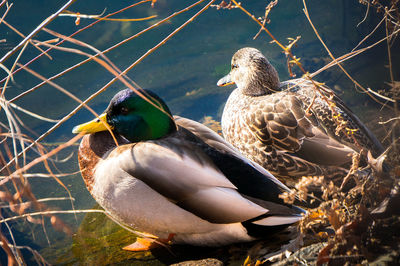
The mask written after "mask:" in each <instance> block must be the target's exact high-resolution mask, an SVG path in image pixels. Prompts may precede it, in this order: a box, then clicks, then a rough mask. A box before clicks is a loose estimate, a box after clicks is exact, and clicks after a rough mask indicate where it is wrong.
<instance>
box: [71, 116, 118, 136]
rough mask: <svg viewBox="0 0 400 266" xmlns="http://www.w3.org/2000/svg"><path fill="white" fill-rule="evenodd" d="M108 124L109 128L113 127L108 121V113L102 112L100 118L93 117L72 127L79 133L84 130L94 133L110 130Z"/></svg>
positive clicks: (87, 132) (74, 131) (75, 132)
mask: <svg viewBox="0 0 400 266" xmlns="http://www.w3.org/2000/svg"><path fill="white" fill-rule="evenodd" d="M107 126H108V128H110V129H113V127H112V126H110V125H109V124H108V123H107V118H106V114H105V113H104V114H101V115H100V116H99V117H98V118H95V119H93V120H92V121H89V122H87V123H84V124H80V125H78V126H76V127H74V128H73V129H72V133H74V134H78V133H81V132H83V133H86V134H92V133H96V132H100V131H106V130H108V129H107Z"/></svg>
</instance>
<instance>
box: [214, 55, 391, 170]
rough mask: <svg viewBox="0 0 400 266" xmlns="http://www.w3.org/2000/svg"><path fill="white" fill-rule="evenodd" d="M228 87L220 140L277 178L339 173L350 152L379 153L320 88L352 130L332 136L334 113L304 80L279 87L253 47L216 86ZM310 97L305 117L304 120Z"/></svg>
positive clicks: (339, 102) (362, 130)
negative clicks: (232, 146) (351, 131)
mask: <svg viewBox="0 0 400 266" xmlns="http://www.w3.org/2000/svg"><path fill="white" fill-rule="evenodd" d="M233 83H235V84H236V86H237V88H236V89H235V90H234V91H233V92H232V93H231V95H230V96H229V99H228V101H227V102H226V105H225V109H224V112H223V115H222V131H223V134H224V137H225V139H226V140H228V141H229V142H230V143H232V144H233V145H234V146H235V147H236V148H238V149H239V150H240V151H241V152H242V153H243V154H244V155H245V156H247V157H248V158H249V159H251V160H253V161H255V162H257V163H259V164H260V165H262V166H263V167H265V168H266V169H268V170H269V171H270V172H272V173H273V174H274V175H276V176H277V177H282V178H286V177H294V178H296V177H301V176H305V175H332V174H337V173H341V172H343V173H345V172H346V171H347V170H346V169H345V168H346V167H348V165H349V164H350V163H351V160H352V156H351V155H352V153H353V152H355V151H356V152H359V151H360V150H361V147H362V148H363V149H365V150H370V151H371V152H372V154H373V155H374V156H377V155H379V154H380V153H381V152H382V151H383V148H382V146H381V144H380V143H379V141H378V140H377V139H376V137H375V136H374V135H373V134H372V133H371V131H369V130H368V128H367V127H366V126H365V125H364V124H363V123H362V122H361V121H360V119H358V117H357V116H356V115H355V114H354V113H352V111H351V110H350V109H349V108H348V107H347V106H346V105H345V104H344V103H343V102H342V100H341V99H340V98H339V97H338V96H337V95H335V94H334V92H333V91H332V90H330V89H329V88H327V87H326V86H324V89H325V92H324V94H325V96H326V97H328V98H329V97H332V98H331V100H332V102H333V103H334V104H335V106H334V109H335V111H336V112H337V114H339V115H340V116H341V118H342V119H343V121H345V122H346V123H347V124H346V127H347V128H350V129H354V131H353V135H352V136H353V137H354V138H353V137H349V136H348V135H346V134H345V133H344V132H343V131H338V132H336V128H337V125H336V123H335V121H334V119H333V118H332V116H333V115H334V114H333V113H332V111H331V109H330V108H329V105H328V103H327V102H326V101H324V99H323V98H322V96H321V95H320V94H319V93H317V92H316V90H315V89H314V85H313V84H312V83H311V82H310V81H307V80H305V79H302V78H300V79H294V80H288V81H284V82H280V81H279V77H278V73H277V71H276V70H275V68H274V67H273V66H272V65H271V64H270V63H269V61H268V60H267V59H266V58H265V56H264V55H263V54H262V53H261V52H260V51H259V50H257V49H255V48H242V49H240V50H238V51H237V52H236V53H235V54H234V55H233V58H232V69H231V71H230V73H229V74H228V75H227V76H225V77H224V78H222V79H220V80H219V81H218V84H217V85H218V86H225V85H229V84H233ZM313 97H315V101H314V103H313V104H312V107H311V110H310V115H306V109H307V107H308V106H309V105H310V103H311V101H312V99H313ZM336 133H337V134H336ZM354 140H356V141H357V142H358V144H356V143H355V141H354ZM343 167H344V168H343Z"/></svg>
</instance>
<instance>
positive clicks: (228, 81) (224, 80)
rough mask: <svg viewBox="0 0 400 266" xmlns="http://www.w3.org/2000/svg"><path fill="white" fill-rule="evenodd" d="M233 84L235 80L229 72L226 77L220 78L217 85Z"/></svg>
mask: <svg viewBox="0 0 400 266" xmlns="http://www.w3.org/2000/svg"><path fill="white" fill-rule="evenodd" d="M232 84H235V82H233V81H232V80H231V75H230V74H228V75H226V76H225V77H223V78H222V79H220V80H218V83H217V86H219V87H224V86H228V85H232Z"/></svg>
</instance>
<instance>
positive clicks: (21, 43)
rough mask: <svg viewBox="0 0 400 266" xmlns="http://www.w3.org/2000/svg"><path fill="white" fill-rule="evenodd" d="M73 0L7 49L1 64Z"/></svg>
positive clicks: (72, 0)
mask: <svg viewBox="0 0 400 266" xmlns="http://www.w3.org/2000/svg"><path fill="white" fill-rule="evenodd" d="M73 2H75V0H69V1H68V2H67V3H66V4H65V5H64V6H62V7H61V8H60V9H59V10H58V11H57V12H56V13H54V14H53V15H51V16H50V17H48V18H46V19H45V20H44V21H42V23H40V24H39V26H37V27H36V28H35V29H34V30H33V31H32V32H31V33H30V34H29V35H28V36H26V37H25V39H23V40H22V41H21V42H20V43H19V44H17V45H16V46H15V47H14V48H13V49H12V50H11V51H9V52H8V53H7V54H5V55H4V56H3V57H2V58H1V59H0V64H3V63H4V62H5V61H6V60H7V59H8V58H10V56H12V55H13V54H14V53H15V52H16V51H18V50H19V49H20V48H21V47H23V46H24V45H25V43H27V42H29V40H30V39H32V38H33V37H34V36H35V35H36V34H37V33H38V32H39V31H41V30H42V28H44V27H45V26H46V25H47V24H49V23H50V22H52V21H53V20H54V19H55V18H56V17H57V16H58V14H60V13H61V12H62V11H64V10H65V9H67V8H68V7H69V6H70V5H71V4H72V3H73Z"/></svg>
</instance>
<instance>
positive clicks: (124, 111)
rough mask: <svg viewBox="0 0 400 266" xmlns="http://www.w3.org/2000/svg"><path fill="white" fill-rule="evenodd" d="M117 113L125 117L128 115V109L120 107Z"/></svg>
mask: <svg viewBox="0 0 400 266" xmlns="http://www.w3.org/2000/svg"><path fill="white" fill-rule="evenodd" d="M119 111H120V113H121V114H122V115H126V114H128V113H129V110H128V108H126V107H121V109H120V110H119Z"/></svg>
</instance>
